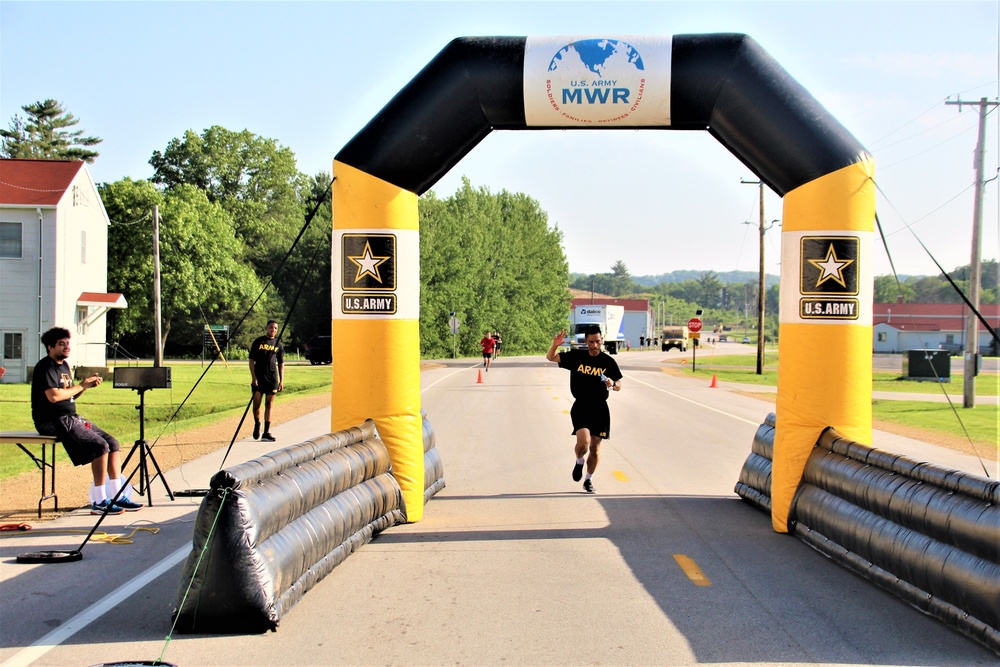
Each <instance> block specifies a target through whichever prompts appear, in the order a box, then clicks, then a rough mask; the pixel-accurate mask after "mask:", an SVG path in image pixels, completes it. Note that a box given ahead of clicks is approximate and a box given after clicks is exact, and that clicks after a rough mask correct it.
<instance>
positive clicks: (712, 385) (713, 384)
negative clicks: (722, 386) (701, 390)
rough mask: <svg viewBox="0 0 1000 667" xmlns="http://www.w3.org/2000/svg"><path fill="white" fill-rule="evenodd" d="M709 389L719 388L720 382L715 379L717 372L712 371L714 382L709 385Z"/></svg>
mask: <svg viewBox="0 0 1000 667" xmlns="http://www.w3.org/2000/svg"><path fill="white" fill-rule="evenodd" d="M708 387H709V389H717V388H718V387H719V383H718V382H716V381H715V373H712V384H710V385H708Z"/></svg>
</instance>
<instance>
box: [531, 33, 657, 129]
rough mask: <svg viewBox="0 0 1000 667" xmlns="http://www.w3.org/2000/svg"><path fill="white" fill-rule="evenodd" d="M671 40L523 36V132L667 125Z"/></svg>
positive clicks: (655, 38)
mask: <svg viewBox="0 0 1000 667" xmlns="http://www.w3.org/2000/svg"><path fill="white" fill-rule="evenodd" d="M670 50H671V38H670V37H622V38H618V37H616V38H608V37H586V38H584V37H528V38H527V42H526V44H525V50H524V119H525V124H526V125H527V126H528V127H581V126H582V127H614V126H615V125H621V126H626V127H636V126H653V127H666V126H668V125H670Z"/></svg>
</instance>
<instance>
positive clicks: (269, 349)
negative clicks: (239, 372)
mask: <svg viewBox="0 0 1000 667" xmlns="http://www.w3.org/2000/svg"><path fill="white" fill-rule="evenodd" d="M277 335H278V323H277V322H275V321H274V320H268V322H267V328H266V329H265V330H264V335H263V336H260V337H258V338H257V340H255V341H254V342H253V344H252V345H251V346H250V391H252V392H253V439H254V440H256V439H257V438H260V439H261V442H274V440H275V438H274V436H273V435H271V403H273V402H274V395H275V394H277V393H278V392H279V391H281V390H282V389H284V382H285V348H284V346H283V345H282V344H281V341H279V340H278V339H277V338H275V336H277ZM261 399H264V433H263V434H262V433H261V432H260V401H261Z"/></svg>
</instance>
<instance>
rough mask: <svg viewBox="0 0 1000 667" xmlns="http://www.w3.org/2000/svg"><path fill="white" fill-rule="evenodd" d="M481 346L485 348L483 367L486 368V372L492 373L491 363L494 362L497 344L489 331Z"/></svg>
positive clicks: (480, 342)
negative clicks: (494, 350)
mask: <svg viewBox="0 0 1000 667" xmlns="http://www.w3.org/2000/svg"><path fill="white" fill-rule="evenodd" d="M479 344H480V345H482V346H483V366H486V372H487V373H489V372H490V362H491V361H493V349H494V348H495V347H496V345H497V342H496V341H495V340H493V336H491V335H490V332H489V331H487V332H486V335H485V336H483V339H482V340H481V341H479Z"/></svg>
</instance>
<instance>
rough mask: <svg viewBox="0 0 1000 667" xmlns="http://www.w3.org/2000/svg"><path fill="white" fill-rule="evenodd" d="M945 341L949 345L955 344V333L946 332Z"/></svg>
mask: <svg viewBox="0 0 1000 667" xmlns="http://www.w3.org/2000/svg"><path fill="white" fill-rule="evenodd" d="M944 342H945V343H947V344H948V345H954V344H955V334H945V335H944Z"/></svg>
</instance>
